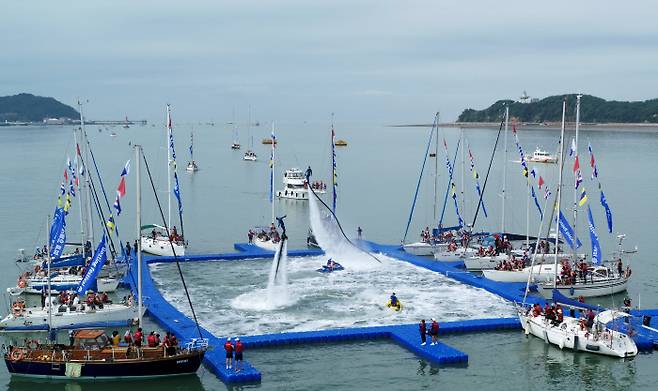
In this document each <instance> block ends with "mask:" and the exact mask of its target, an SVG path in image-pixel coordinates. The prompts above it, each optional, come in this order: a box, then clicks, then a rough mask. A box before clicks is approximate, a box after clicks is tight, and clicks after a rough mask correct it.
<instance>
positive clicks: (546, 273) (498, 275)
mask: <svg viewBox="0 0 658 391" xmlns="http://www.w3.org/2000/svg"><path fill="white" fill-rule="evenodd" d="M530 270H531V268H530V266H528V267H526V268H524V269H523V270H511V271H507V270H482V274H484V277H485V278H488V279H490V280H492V281H498V282H527V281H528V276H529V275H530ZM561 270H562V268H561V267H560V265H558V273H559V272H560V271H561ZM554 277H555V265H535V266H533V267H532V280H531V281H533V282H548V281H551V280H552V279H553V278H554Z"/></svg>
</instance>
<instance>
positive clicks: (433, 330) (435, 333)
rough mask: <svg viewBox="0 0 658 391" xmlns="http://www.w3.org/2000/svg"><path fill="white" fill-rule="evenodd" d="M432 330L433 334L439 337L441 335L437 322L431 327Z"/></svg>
mask: <svg viewBox="0 0 658 391" xmlns="http://www.w3.org/2000/svg"><path fill="white" fill-rule="evenodd" d="M430 330H431V331H432V334H434V335H437V334H438V333H439V324H438V323H437V322H436V321H435V322H432V326H430Z"/></svg>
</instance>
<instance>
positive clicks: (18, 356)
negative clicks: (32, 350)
mask: <svg viewBox="0 0 658 391" xmlns="http://www.w3.org/2000/svg"><path fill="white" fill-rule="evenodd" d="M10 358H11V361H19V360H22V359H23V351H22V350H19V349H15V350H14V351H13V352H11V355H10Z"/></svg>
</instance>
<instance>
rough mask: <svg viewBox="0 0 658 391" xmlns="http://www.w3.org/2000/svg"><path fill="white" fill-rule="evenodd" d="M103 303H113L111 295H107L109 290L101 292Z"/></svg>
mask: <svg viewBox="0 0 658 391" xmlns="http://www.w3.org/2000/svg"><path fill="white" fill-rule="evenodd" d="M101 303H103V304H112V300H110V296H108V295H107V292H103V293H102V294H101Z"/></svg>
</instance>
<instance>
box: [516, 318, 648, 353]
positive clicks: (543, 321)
mask: <svg viewBox="0 0 658 391" xmlns="http://www.w3.org/2000/svg"><path fill="white" fill-rule="evenodd" d="M615 312H616V311H611V310H607V311H603V312H601V313H599V314H598V315H597V316H596V317H595V318H594V325H593V326H592V328H591V329H588V328H586V327H583V326H582V323H581V320H579V319H576V318H572V317H569V316H564V319H563V322H561V323H559V324H556V322H553V321H552V320H549V319H547V318H546V317H545V316H544V315H543V314H540V315H538V316H534V314H533V313H532V311H531V310H530V309H526V308H524V307H519V308H518V314H519V320H520V321H521V325H522V327H523V331H524V332H525V334H526V335H530V334H532V335H534V336H535V337H537V338H541V339H543V340H544V341H545V342H546V343H547V344H552V345H555V346H558V347H559V348H560V349H564V348H568V349H572V350H576V351H583V352H589V353H594V354H602V355H606V356H613V357H620V358H627V357H634V356H636V355H637V353H638V349H637V346H636V345H635V342H634V341H633V340H632V339H631V338H630V337H629V336H628V335H626V334H624V333H621V332H619V331H615V330H612V329H609V328H608V327H607V324H608V321H609V320H610V319H611V318H615V317H616V316H617V315H621V314H623V313H619V312H616V314H615ZM622 316H624V315H622Z"/></svg>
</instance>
